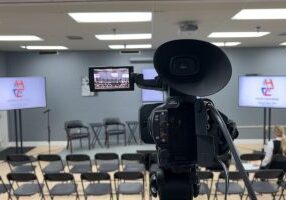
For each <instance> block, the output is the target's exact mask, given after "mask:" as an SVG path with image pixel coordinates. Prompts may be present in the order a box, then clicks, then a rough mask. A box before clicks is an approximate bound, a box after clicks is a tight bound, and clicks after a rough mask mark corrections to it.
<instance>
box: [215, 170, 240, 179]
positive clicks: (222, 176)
mask: <svg viewBox="0 0 286 200" xmlns="http://www.w3.org/2000/svg"><path fill="white" fill-rule="evenodd" d="M228 178H229V180H232V181H239V180H241V179H242V177H241V175H240V174H239V172H238V171H229V172H228ZM219 179H226V177H225V173H224V172H221V173H220V174H219Z"/></svg>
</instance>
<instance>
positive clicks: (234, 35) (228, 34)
mask: <svg viewBox="0 0 286 200" xmlns="http://www.w3.org/2000/svg"><path fill="white" fill-rule="evenodd" d="M269 33H270V32H213V33H211V34H210V35H209V36H208V37H209V38H245V37H262V36H265V35H268V34H269Z"/></svg>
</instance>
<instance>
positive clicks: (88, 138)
mask: <svg viewBox="0 0 286 200" xmlns="http://www.w3.org/2000/svg"><path fill="white" fill-rule="evenodd" d="M88 149H89V150H90V137H89V136H88Z"/></svg>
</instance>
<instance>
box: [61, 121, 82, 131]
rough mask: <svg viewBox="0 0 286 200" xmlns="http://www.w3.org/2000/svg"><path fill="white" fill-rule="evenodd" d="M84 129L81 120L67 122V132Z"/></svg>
mask: <svg viewBox="0 0 286 200" xmlns="http://www.w3.org/2000/svg"><path fill="white" fill-rule="evenodd" d="M82 127H84V125H83V123H82V121H81V120H71V121H66V122H65V130H66V131H67V130H68V129H73V128H82Z"/></svg>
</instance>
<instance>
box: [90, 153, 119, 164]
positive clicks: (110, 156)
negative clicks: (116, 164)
mask: <svg viewBox="0 0 286 200" xmlns="http://www.w3.org/2000/svg"><path fill="white" fill-rule="evenodd" d="M94 159H95V162H97V161H111V160H117V161H119V156H118V154H116V153H97V154H95V156H94Z"/></svg>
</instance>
